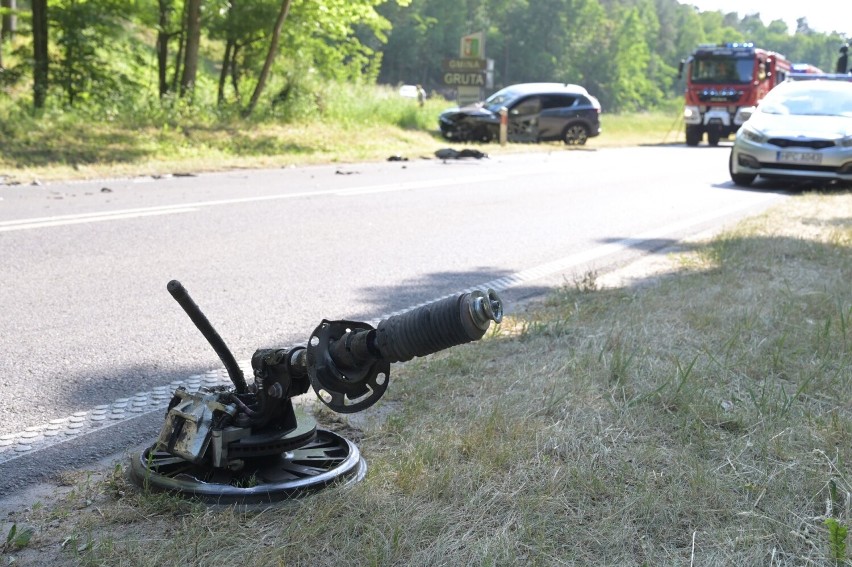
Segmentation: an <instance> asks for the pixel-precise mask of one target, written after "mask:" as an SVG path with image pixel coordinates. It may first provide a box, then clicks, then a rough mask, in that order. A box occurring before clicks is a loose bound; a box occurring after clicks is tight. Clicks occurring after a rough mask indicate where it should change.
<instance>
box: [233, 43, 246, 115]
mask: <svg viewBox="0 0 852 567" xmlns="http://www.w3.org/2000/svg"><path fill="white" fill-rule="evenodd" d="M239 52H240V44H239V43H234V51H233V53H231V86H233V87H234V97H235V98H236V99H237V101H240V102H241V101H242V99H243V97H241V96H240V72H239V69H237V54H238V53H239Z"/></svg>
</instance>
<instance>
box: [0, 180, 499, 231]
mask: <svg viewBox="0 0 852 567" xmlns="http://www.w3.org/2000/svg"><path fill="white" fill-rule="evenodd" d="M503 179H505V177H504V176H497V175H477V176H469V177H462V178H459V177H455V178H452V179H432V180H427V181H409V182H406V183H393V184H386V185H365V186H362V187H353V188H351V189H327V190H321V191H300V192H297V193H279V194H275V195H258V196H255V197H239V198H233V199H217V200H212V201H196V202H194V203H182V204H178V205H163V206H159V207H145V208H139V209H119V210H116V211H103V212H97V213H80V214H74V215H58V216H52V217H36V218H29V219H16V220H8V221H0V232H11V231H13V230H31V229H36V228H46V227H52V226H65V225H72V224H83V223H90V222H101V221H109V220H123V219H131V218H138V217H145V216H156V215H167V214H172V213H187V212H193V211H197V210H198V209H201V208H205V207H219V206H223V205H237V204H242V203H257V202H262V201H273V200H283V199H299V198H303V197H321V196H325V195H335V196H340V197H351V196H356V195H367V194H371V193H389V192H395V191H412V190H415V189H431V188H436V187H449V186H452V185H459V184H463V183H492V182H494V181H500V180H503Z"/></svg>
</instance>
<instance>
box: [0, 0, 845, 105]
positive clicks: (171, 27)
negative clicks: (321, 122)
mask: <svg viewBox="0 0 852 567" xmlns="http://www.w3.org/2000/svg"><path fill="white" fill-rule="evenodd" d="M803 11H805V10H803ZM0 16H2V17H1V18H0V21H1V22H2V27H0V112H2V113H7V112H19V111H21V110H22V109H26V110H27V111H28V112H31V113H36V114H37V113H38V112H44V109H53V110H63V109H65V110H68V109H74V108H98V109H102V110H103V111H104V112H106V113H107V114H108V113H110V112H112V113H126V112H151V111H152V109H156V108H158V107H161V106H163V105H175V104H180V105H184V106H189V107H194V108H199V109H209V110H211V111H215V112H219V113H230V114H233V115H239V116H242V117H248V116H252V115H256V114H258V113H261V114H268V113H270V112H271V113H273V114H274V116H275V117H276V119H281V120H287V119H296V118H300V117H301V118H304V117H306V116H308V115H310V114H311V113H316V112H321V111H322V105H321V104H319V105H318V104H316V96H315V93H316V91H317V89H318V88H319V86H318V85H328V84H340V83H347V84H359V85H371V84H380V85H399V84H402V83H419V84H422V85H423V86H424V87H425V88H426V89H427V91H429V92H431V93H436V92H441V90H442V89H443V84H442V74H443V71H442V62H443V60H444V59H446V58H451V57H457V56H458V51H459V41H460V38H461V37H462V36H463V35H465V34H469V33H473V32H482V33H483V34H484V37H485V53H486V57H488V58H489V59H493V61H494V69H493V90H496V89H497V88H499V87H500V86H503V85H507V84H512V83H517V82H527V81H559V82H570V83H578V84H582V85H584V86H585V87H586V88H587V89H588V90H589V91H590V92H591V93H592V94H594V95H595V96H597V97H598V98H599V99H600V100H601V103H602V104H603V106H604V108H605V109H606V110H607V111H608V112H632V111H639V110H645V109H652V108H655V107H657V106H658V105H660V104H662V103H664V102H665V101H666V100H671V99H673V98H676V97H678V96H679V93H680V92H682V89H683V85H682V83H679V82H678V79H677V66H678V63H679V61H680V60H682V59H683V58H685V57H686V56H688V54H689V53H690V52H691V50H692V49H693V48H694V47H695V46H696V45H698V44H700V43H718V42H728V41H750V42H754V43H755V44H756V45H759V46H761V47H765V48H767V49H771V50H775V51H778V52H781V53H783V54H785V55H786V56H787V58H788V59H790V60H792V61H793V62H797V63H798V62H801V63H810V64H813V65H816V66H818V67H821V68H823V69H828V70H830V69H831V68H832V67H833V64H834V61H835V59H836V56H837V52H838V47H839V46H840V45H841V44H842V43H843V42H844V41H845V40H846V33H845V32H842V31H841V32H832V33H830V34H827V33H822V32H816V31H814V30H812V29H810V28H809V26H808V22H807V18H806V16H805V15H803V16H802V17H801V18H799V19H798V24H797V26H796V29H794V30H791V29H788V26H787V25H786V24H785V22H784V21H781V20H776V21H773V22H770V23H769V24H768V25H767V24H764V23H763V22H762V21H761V19H760V17H759V15H757V14H738V13H728V14H725V13H722V12H701V11H699V10H698V9H697V8H695V7H694V6H692V5H689V4H688V3H680V2H678V1H677V0H0ZM2 99H5V103H4V101H3V100H2ZM306 101H312V102H310V103H306Z"/></svg>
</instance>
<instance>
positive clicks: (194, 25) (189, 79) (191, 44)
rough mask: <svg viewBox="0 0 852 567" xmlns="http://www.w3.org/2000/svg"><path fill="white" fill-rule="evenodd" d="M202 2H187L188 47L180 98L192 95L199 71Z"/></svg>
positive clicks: (200, 0)
mask: <svg viewBox="0 0 852 567" xmlns="http://www.w3.org/2000/svg"><path fill="white" fill-rule="evenodd" d="M201 2H202V0H187V9H186V47H185V53H184V60H183V75H181V80H180V96H181V98H183V97H184V96H186V95H187V94H191V93H192V89H193V87H195V75H196V73H197V71H198V47H199V43H200V42H201Z"/></svg>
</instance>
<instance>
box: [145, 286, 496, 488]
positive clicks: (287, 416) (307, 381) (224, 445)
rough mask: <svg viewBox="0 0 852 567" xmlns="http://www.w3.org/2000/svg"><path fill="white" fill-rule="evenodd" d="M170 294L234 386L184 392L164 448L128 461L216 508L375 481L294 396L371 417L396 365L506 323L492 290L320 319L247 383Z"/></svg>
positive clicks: (166, 429) (269, 354)
mask: <svg viewBox="0 0 852 567" xmlns="http://www.w3.org/2000/svg"><path fill="white" fill-rule="evenodd" d="M167 289H168V291H169V293H170V294H171V295H172V297H174V299H175V300H176V301H177V302H178V304H179V305H180V306H181V307H182V308H183V309H184V311H185V312H186V313H187V315H188V316H189V318H190V319H191V320H192V322H193V323H194V324H195V326H196V327H197V328H198V330H199V331H200V332H201V333H202V335H203V336H204V337H205V338H206V339H207V341H208V342H209V343H210V345H211V346H212V347H213V350H214V351H215V352H216V354H217V355H218V356H219V358H220V360H221V361H222V363H223V364H224V365H225V369H226V370H227V372H228V375H229V377H230V379H231V382H232V383H233V387H226V386H219V387H214V388H207V387H205V388H201V389H200V390H198V391H197V392H189V391H187V390H186V389H185V388H183V387H181V388H178V389H177V390H176V391H175V393H174V396H173V398H172V400H171V402H170V404H169V408H168V410H167V412H166V417H165V423H164V424H163V427H162V429H161V431H160V435H159V437H158V438H157V440H156V442H155V443H154V444H153V445H151V446H150V447H148V448H147V449H146V450H144V451H143V452H142V453H141V454H139V455H134V456H133V457H131V463H130V475H131V478H132V479H133V480H134V481H135V482H136V483H137V484H139V485H141V486H146V487H149V488H153V489H157V490H166V491H171V492H175V493H178V494H181V495H184V496H193V497H198V498H201V499H203V500H206V501H214V502H223V503H224V502H227V503H232V502H240V503H253V502H270V501H275V500H279V499H282V498H289V497H292V496H294V495H299V494H302V493H304V492H306V491H310V490H315V489H318V488H322V487H325V486H328V485H329V484H332V483H338V482H344V483H345V482H354V481H357V480H359V479H360V478H362V477H363V476H364V474H365V473H366V464H365V462H364V460H363V459H362V458H361V455H360V452H359V451H358V448H357V447H356V446H355V445H354V444H353V443H352V442H351V441H349V440H347V439H345V438H343V437H341V436H340V435H338V434H336V433H333V432H331V431H326V430H323V429H318V428H317V426H316V422H315V421H314V420H313V418H311V417H310V416H308V415H307V414H305V413H304V411H302V410H301V409H299V410H297V409H296V408H294V406H293V403H292V398H294V397H296V396H298V395H301V394H304V393H306V392H307V391H308V390H309V389H311V388H313V389H314V391H315V392H316V394H317V396H318V397H319V399H320V400H321V401H322V402H323V403H324V404H325V405H327V406H328V407H329V408H331V409H332V410H334V411H336V412H338V413H354V412H358V411H363V410H365V409H367V408H369V407H370V406H372V405H373V404H375V403H376V402H377V401H378V400H379V399H380V398H381V397H382V396H383V395H384V393H385V391H386V390H387V388H388V383H389V380H390V365H391V364H392V363H394V362H403V361H407V360H411V359H412V358H414V357H416V356H425V355H428V354H432V353H435V352H438V351H441V350H444V349H448V348H451V347H454V346H458V345H461V344H464V343H468V342H472V341H475V340H478V339H480V338H482V336H483V335H484V334H485V332H486V331H487V330H488V328H489V326H490V325H491V323H492V322H495V323H500V321H501V320H502V317H503V304H502V301H501V300H500V298H499V297H498V295H497V294H496V292H494V291H493V290H487V291H485V292H483V291H479V290H476V291H472V292H469V293H462V294H460V295H457V296H452V297H447V298H444V299H441V300H438V301H435V302H433V303H429V304H426V305H422V306H420V307H417V308H415V309H413V310H411V311H408V312H405V313H402V314H400V315H394V316H392V317H389V318H388V319H385V320H382V321H381V322H380V323H379V324H378V325H377V326H376V327H373V326H371V325H370V324H368V323H362V322H357V321H329V320H323V321H322V322H321V323H320V324H319V325H318V326H317V327H316V329H314V331H313V332H312V333H311V335H310V338H309V339H308V342H307V345H297V346H293V347H291V348H262V349H257V350H256V351H255V353H254V355H253V356H252V358H251V366H252V371H253V374H254V382H253V383H251V384H248V383H247V382H246V380H245V377H244V376H243V373H242V370H241V369H240V367H239V365H238V364H237V362H236V360H235V359H234V356H233V355H232V354H231V352H230V350H228V347H227V346H226V345H225V342H224V340H222V338H221V337H220V336H219V334H218V333H217V332H216V331H215V329H214V328H213V326H212V324H211V323H210V321H209V320H208V319H207V318H206V317H205V316H204V314H203V313H202V312H201V309H200V308H199V307H198V305H197V304H196V303H195V302H194V301H193V300H192V298H191V297H190V296H189V293H188V292H187V291H186V289H185V288H184V287H183V285H181V283H180V282H178V281H177V280H172V281H171V282H169V284H168V286H167Z"/></svg>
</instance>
